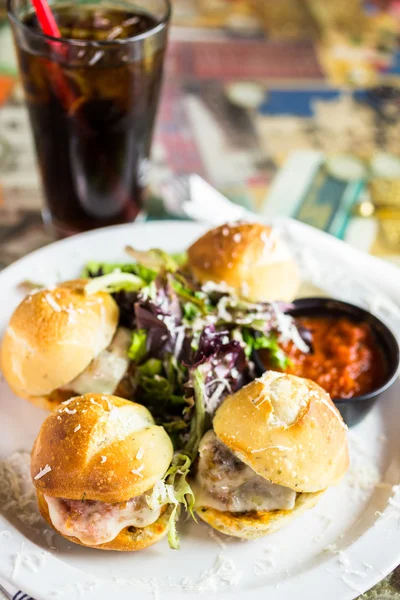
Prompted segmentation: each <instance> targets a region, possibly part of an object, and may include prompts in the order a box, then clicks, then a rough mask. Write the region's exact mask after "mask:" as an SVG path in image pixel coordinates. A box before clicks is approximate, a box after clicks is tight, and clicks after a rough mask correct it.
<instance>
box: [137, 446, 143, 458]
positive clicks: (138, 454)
mask: <svg viewBox="0 0 400 600" xmlns="http://www.w3.org/2000/svg"><path fill="white" fill-rule="evenodd" d="M143 455H144V448H143V447H142V446H140V448H139V450H138V451H137V453H136V458H137V459H138V460H140V459H141V458H143Z"/></svg>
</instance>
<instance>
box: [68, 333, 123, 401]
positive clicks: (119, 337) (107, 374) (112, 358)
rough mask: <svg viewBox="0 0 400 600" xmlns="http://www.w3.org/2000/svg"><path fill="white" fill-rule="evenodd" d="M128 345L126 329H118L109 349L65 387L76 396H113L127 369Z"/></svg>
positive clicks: (101, 353)
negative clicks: (97, 394)
mask: <svg viewBox="0 0 400 600" xmlns="http://www.w3.org/2000/svg"><path fill="white" fill-rule="evenodd" d="M130 343H131V334H130V333H129V331H128V329H125V328H123V327H119V328H118V329H117V332H116V334H115V336H114V338H113V340H112V342H111V344H110V345H109V347H108V348H106V349H105V350H103V351H102V352H100V354H99V355H98V356H97V357H96V358H94V359H93V360H92V362H91V363H90V365H89V366H88V367H87V368H86V369H85V370H84V371H83V372H82V373H80V375H78V377H76V378H75V379H74V380H73V381H71V383H69V384H68V385H66V386H65V387H66V388H68V390H72V391H73V392H75V393H77V394H89V393H92V394H96V393H99V394H113V393H114V392H115V390H116V389H117V386H118V384H119V382H120V381H121V379H122V378H123V376H124V375H125V373H126V371H127V369H128V365H129V358H128V348H129V346H130Z"/></svg>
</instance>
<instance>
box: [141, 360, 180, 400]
mask: <svg viewBox="0 0 400 600" xmlns="http://www.w3.org/2000/svg"><path fill="white" fill-rule="evenodd" d="M134 383H135V386H136V387H138V388H139V396H138V397H139V399H140V402H143V404H146V405H147V404H150V405H152V406H155V405H157V404H161V403H163V404H165V403H171V404H185V398H184V396H183V394H182V395H181V394H176V393H175V389H176V386H175V380H172V378H170V379H169V378H168V376H166V375H164V374H163V363H162V361H161V360H159V359H158V358H149V359H148V360H147V361H146V362H145V363H143V364H142V365H139V366H138V367H137V369H136V373H135V377H134Z"/></svg>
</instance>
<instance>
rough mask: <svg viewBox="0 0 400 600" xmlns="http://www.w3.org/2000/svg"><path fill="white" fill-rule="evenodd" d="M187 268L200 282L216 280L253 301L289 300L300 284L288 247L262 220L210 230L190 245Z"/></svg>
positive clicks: (222, 286) (216, 282)
mask: <svg viewBox="0 0 400 600" xmlns="http://www.w3.org/2000/svg"><path fill="white" fill-rule="evenodd" d="M188 268H189V269H190V271H191V272H192V273H193V275H194V276H195V278H196V279H197V280H198V281H199V282H200V283H201V284H206V285H209V282H210V281H211V282H214V284H217V285H219V286H220V287H221V288H222V289H223V288H226V289H227V290H232V291H233V292H234V293H235V294H236V295H237V296H239V297H241V298H244V299H246V300H250V301H251V302H272V301H276V300H282V301H287V302H289V301H291V300H293V299H294V298H295V296H296V294H297V292H298V289H299V285H300V276H299V271H298V268H297V265H296V263H295V261H294V259H293V257H292V255H291V252H290V250H289V248H288V247H287V245H286V244H285V242H284V241H283V240H282V239H281V238H280V237H279V235H278V234H277V232H276V230H274V229H272V228H271V227H269V226H268V225H263V224H262V223H233V224H226V225H221V226H220V227H217V228H215V229H211V230H210V231H208V232H207V233H205V234H204V235H203V236H202V237H201V238H199V239H198V240H197V241H196V242H194V244H192V246H190V248H189V250H188Z"/></svg>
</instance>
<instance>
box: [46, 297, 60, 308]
mask: <svg viewBox="0 0 400 600" xmlns="http://www.w3.org/2000/svg"><path fill="white" fill-rule="evenodd" d="M44 298H45V300H46V302H47V304H48V305H49V306H50V307H51V308H52V309H53V310H54V312H61V306H60V305H59V304H57V302H56V301H55V300H54V298H53V296H52V295H51V294H45V296H44Z"/></svg>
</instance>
